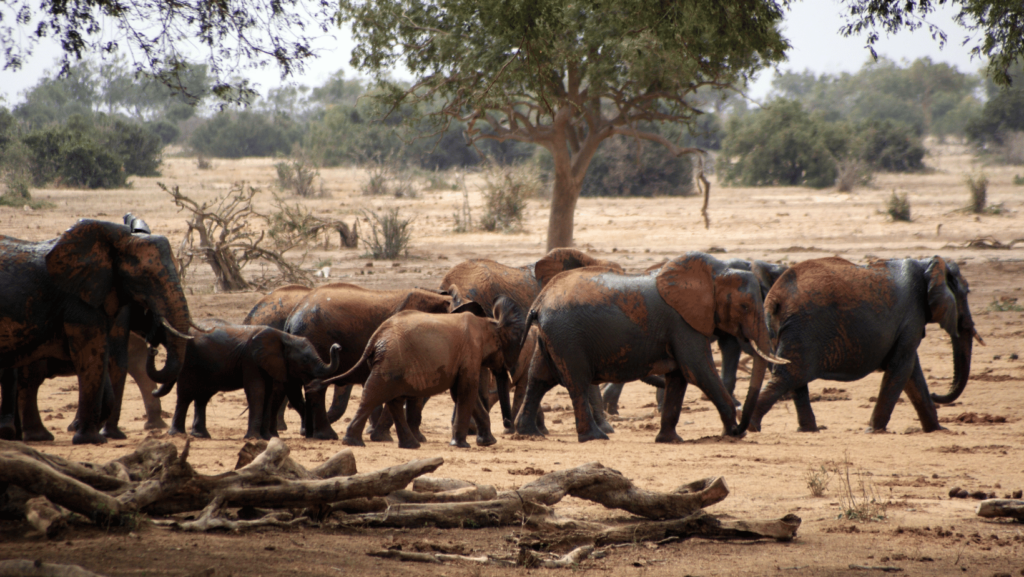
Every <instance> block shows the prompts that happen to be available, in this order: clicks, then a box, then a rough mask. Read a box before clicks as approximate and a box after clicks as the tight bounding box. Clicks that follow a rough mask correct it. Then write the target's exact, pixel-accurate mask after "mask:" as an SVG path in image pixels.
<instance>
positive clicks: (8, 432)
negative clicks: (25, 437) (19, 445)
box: [0, 424, 19, 441]
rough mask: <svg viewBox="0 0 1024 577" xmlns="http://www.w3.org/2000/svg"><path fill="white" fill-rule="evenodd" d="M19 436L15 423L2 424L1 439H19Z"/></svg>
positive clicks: (0, 427)
mask: <svg viewBox="0 0 1024 577" xmlns="http://www.w3.org/2000/svg"><path fill="white" fill-rule="evenodd" d="M17 437H18V433H17V431H16V430H15V429H14V425H7V424H4V425H0V439H3V440H4V441H18V440H19V439H18V438H17Z"/></svg>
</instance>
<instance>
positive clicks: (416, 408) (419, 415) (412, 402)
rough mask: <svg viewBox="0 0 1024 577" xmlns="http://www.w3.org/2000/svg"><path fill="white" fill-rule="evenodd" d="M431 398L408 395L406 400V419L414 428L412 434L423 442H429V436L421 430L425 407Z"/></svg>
mask: <svg viewBox="0 0 1024 577" xmlns="http://www.w3.org/2000/svg"><path fill="white" fill-rule="evenodd" d="M429 399H430V397H406V401H405V420H406V421H407V422H408V423H409V428H410V429H412V436H414V437H416V440H417V441H419V442H421V443H426V442H427V438H426V437H424V436H423V433H421V432H420V425H421V424H422V423H423V407H424V406H425V405H426V404H427V400H429Z"/></svg>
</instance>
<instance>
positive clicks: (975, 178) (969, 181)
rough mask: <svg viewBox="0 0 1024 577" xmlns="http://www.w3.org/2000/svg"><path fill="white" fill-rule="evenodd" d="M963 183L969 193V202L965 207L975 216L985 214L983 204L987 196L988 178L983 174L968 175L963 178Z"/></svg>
mask: <svg viewBox="0 0 1024 577" xmlns="http://www.w3.org/2000/svg"><path fill="white" fill-rule="evenodd" d="M964 183H965V184H966V185H967V190H968V191H970V193H971V202H970V204H969V205H967V206H968V208H970V209H971V212H973V213H975V214H981V213H983V212H985V202H986V197H987V196H988V177H987V176H985V175H984V174H978V175H972V174H968V175H967V176H966V177H964Z"/></svg>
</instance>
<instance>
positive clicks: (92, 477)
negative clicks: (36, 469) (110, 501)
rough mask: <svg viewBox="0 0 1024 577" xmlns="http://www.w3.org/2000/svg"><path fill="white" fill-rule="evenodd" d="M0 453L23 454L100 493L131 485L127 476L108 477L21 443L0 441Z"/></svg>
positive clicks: (90, 468)
mask: <svg viewBox="0 0 1024 577" xmlns="http://www.w3.org/2000/svg"><path fill="white" fill-rule="evenodd" d="M0 452H17V453H21V454H23V455H25V456H27V457H31V458H32V459H34V460H36V461H39V462H42V463H46V464H47V465H49V466H50V467H51V468H53V469H54V470H56V471H60V472H61V473H63V474H65V475H67V476H69V477H71V478H73V479H77V480H79V481H81V482H83V483H85V484H86V485H89V486H90V487H93V488H95V489H99V490H100V491H111V490H115V489H120V488H121V487H123V486H125V485H128V484H130V483H131V480H130V479H129V478H128V476H127V475H124V476H123V477H122V476H113V475H107V474H104V473H101V472H99V471H97V470H96V469H95V468H93V467H89V466H87V465H83V464H81V463H76V462H74V461H68V460H67V459H64V458H63V457H58V456H57V455H50V454H48V453H41V452H39V451H37V450H35V449H33V448H32V447H29V446H28V445H26V444H25V443H22V442H20V441H3V440H0Z"/></svg>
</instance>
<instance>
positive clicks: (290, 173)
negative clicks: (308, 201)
mask: <svg viewBox="0 0 1024 577" xmlns="http://www.w3.org/2000/svg"><path fill="white" fill-rule="evenodd" d="M274 168H276V169H277V186H278V188H280V189H281V190H284V191H288V192H292V193H294V194H295V195H296V196H301V197H303V198H311V197H314V196H322V195H323V187H321V190H320V191H319V194H318V191H317V190H316V187H314V186H313V182H314V181H315V180H316V178H317V177H318V176H320V171H319V170H317V168H316V166H314V165H313V164H312V163H310V162H309V161H308V160H307V159H306V157H305V155H303V154H302V153H301V152H300V153H299V154H297V155H296V156H295V158H293V159H292V160H291V161H290V162H286V161H283V160H282V161H281V162H278V163H277V164H275V165H274Z"/></svg>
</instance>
